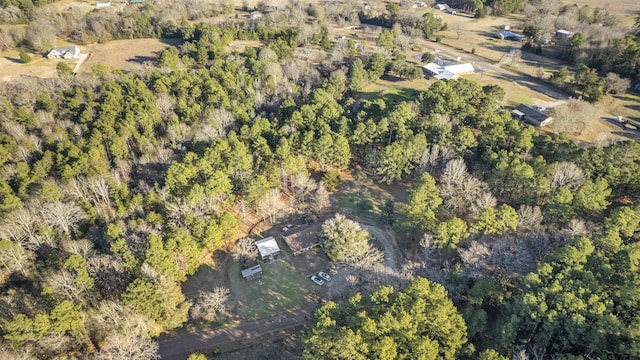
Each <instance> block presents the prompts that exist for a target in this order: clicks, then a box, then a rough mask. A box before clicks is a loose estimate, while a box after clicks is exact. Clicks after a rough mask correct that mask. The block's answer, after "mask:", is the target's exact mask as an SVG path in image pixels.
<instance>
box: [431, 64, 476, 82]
mask: <svg viewBox="0 0 640 360" xmlns="http://www.w3.org/2000/svg"><path fill="white" fill-rule="evenodd" d="M422 68H423V69H425V70H426V71H427V73H429V75H431V76H432V77H433V78H434V79H438V80H452V79H456V78H458V77H459V76H460V75H465V74H472V73H474V72H475V69H474V68H473V65H471V64H469V63H465V64H454V65H446V66H443V65H440V64H436V63H428V64H427V65H425V66H423V67H422Z"/></svg>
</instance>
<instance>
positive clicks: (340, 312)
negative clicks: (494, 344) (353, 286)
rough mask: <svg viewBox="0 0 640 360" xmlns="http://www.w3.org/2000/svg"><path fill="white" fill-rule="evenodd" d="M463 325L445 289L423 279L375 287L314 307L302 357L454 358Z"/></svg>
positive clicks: (463, 338)
mask: <svg viewBox="0 0 640 360" xmlns="http://www.w3.org/2000/svg"><path fill="white" fill-rule="evenodd" d="M466 329H467V328H466V325H465V323H464V320H463V319H462V316H460V314H459V313H458V311H457V309H456V307H455V306H454V305H453V302H451V300H450V299H449V298H448V296H447V291H446V290H445V289H444V288H443V287H442V286H441V285H439V284H435V283H432V282H430V281H429V280H427V279H424V278H417V279H415V280H414V281H413V282H412V283H411V284H409V286H407V288H405V290H404V291H399V292H396V291H395V290H394V289H393V288H392V287H381V288H379V289H378V290H377V291H375V292H373V293H372V294H371V295H370V296H369V297H368V298H367V299H364V298H363V297H362V295H361V294H359V293H357V294H355V295H354V296H352V297H351V299H350V300H349V301H348V302H347V303H346V304H344V305H338V304H336V303H334V302H328V303H326V304H324V305H323V306H322V307H320V308H319V309H318V310H316V312H315V315H314V319H313V325H312V327H311V329H310V330H309V331H308V332H307V333H306V334H305V337H304V340H303V343H304V345H305V349H304V353H303V358H304V359H363V360H364V359H433V360H435V359H455V358H456V354H457V352H458V351H459V350H460V349H461V348H462V346H463V345H464V344H465V343H466V341H467V338H466Z"/></svg>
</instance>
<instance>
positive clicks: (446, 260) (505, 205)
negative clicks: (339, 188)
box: [0, 8, 640, 359]
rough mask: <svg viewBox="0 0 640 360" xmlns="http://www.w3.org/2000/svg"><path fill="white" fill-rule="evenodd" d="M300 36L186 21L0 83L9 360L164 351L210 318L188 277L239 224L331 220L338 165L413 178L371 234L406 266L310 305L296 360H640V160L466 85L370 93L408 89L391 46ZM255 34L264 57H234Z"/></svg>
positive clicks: (1, 248) (1, 241) (632, 147)
mask: <svg viewBox="0 0 640 360" xmlns="http://www.w3.org/2000/svg"><path fill="white" fill-rule="evenodd" d="M141 9H142V10H140V11H144V9H145V8H141ZM424 21H426V23H429V22H430V21H431V19H427V20H423V23H422V24H423V25H424V24H425V22H424ZM300 31H301V30H300V29H292V28H276V27H265V26H261V25H260V24H254V25H246V26H238V25H234V26H224V27H218V26H215V25H208V24H202V23H200V24H197V25H190V24H187V23H183V24H181V25H180V26H175V27H172V28H171V35H172V36H176V37H180V38H182V39H183V40H184V44H182V45H180V46H179V47H169V48H168V49H167V50H164V51H163V52H162V53H161V54H160V56H159V59H158V64H157V65H158V66H157V67H149V68H147V69H145V70H141V71H139V72H137V73H123V72H121V71H118V70H115V69H109V68H106V67H103V66H97V67H94V68H93V71H92V74H90V75H87V76H78V77H74V76H72V75H70V74H65V73H61V74H60V76H59V78H57V79H37V78H30V77H22V78H20V81H13V82H7V83H2V84H1V85H0V122H1V124H2V126H1V134H0V153H1V154H2V156H0V161H1V163H0V169H2V171H1V172H0V189H1V191H0V265H2V271H1V272H0V275H1V277H0V284H1V288H0V309H2V311H0V332H1V334H2V342H1V343H0V347H1V350H0V351H2V352H0V354H1V356H2V357H5V358H13V359H20V358H24V359H29V358H55V357H60V358H64V356H67V357H71V358H73V357H77V358H84V357H89V358H96V359H111V358H129V359H151V358H155V357H157V345H156V344H155V342H154V340H153V339H154V338H155V337H157V336H158V335H160V334H162V333H164V332H166V331H168V330H171V329H175V328H178V327H180V326H182V325H183V324H184V323H185V322H187V321H188V320H189V319H193V320H197V319H198V314H197V312H195V311H194V309H196V308H198V307H200V308H202V306H201V305H202V304H199V303H197V301H196V302H195V303H194V301H192V299H190V300H187V299H186V298H185V296H184V294H183V293H182V290H181V287H180V285H181V283H182V282H184V281H185V280H186V279H187V278H188V277H189V276H190V275H192V274H194V272H195V271H196V270H197V268H198V267H199V265H200V264H201V263H202V262H203V261H205V258H207V257H208V256H210V255H211V254H212V253H214V252H216V251H226V250H228V249H229V248H232V247H233V246H234V242H235V240H237V239H238V238H240V237H241V236H242V233H241V230H240V229H241V224H242V223H243V222H244V221H245V218H246V216H247V213H252V214H256V215H257V216H258V217H260V218H269V219H272V220H273V219H277V218H278V216H280V215H281V214H282V213H285V212H287V211H288V210H289V209H292V208H305V209H309V211H312V212H316V213H321V212H323V211H326V209H327V206H328V196H329V195H328V191H333V190H335V184H332V181H331V180H335V177H336V173H338V174H339V172H340V171H345V170H347V169H348V168H349V167H352V166H358V167H361V168H363V169H365V170H366V171H367V172H368V173H370V174H371V176H372V177H374V179H375V180H376V181H379V182H381V183H387V184H394V183H398V182H406V183H410V184H411V186H410V190H409V194H408V200H407V202H406V204H395V203H393V202H391V203H388V204H385V207H384V209H383V213H382V216H381V218H380V221H381V223H384V224H386V225H387V226H389V227H390V228H393V229H394V230H395V231H396V232H397V233H398V234H400V235H401V236H403V238H405V239H406V241H407V242H409V243H410V244H412V245H415V246H414V247H415V248H419V249H420V253H419V254H417V256H416V257H415V258H414V259H411V264H410V265H411V267H410V268H408V269H405V271H406V272H408V273H407V274H405V276H404V277H402V279H399V280H397V281H395V282H393V283H389V284H384V285H386V286H383V287H381V288H378V289H374V290H371V291H368V290H366V289H362V290H361V291H356V292H354V293H353V294H350V296H349V297H348V298H347V299H345V301H344V302H341V303H334V302H328V303H326V304H323V305H322V306H321V307H320V308H319V309H318V311H317V312H316V314H315V316H314V319H313V321H312V323H311V324H309V327H308V328H307V329H306V330H305V332H304V339H303V343H304V350H302V349H301V354H302V356H304V357H305V358H309V359H317V358H336V357H337V356H343V357H344V356H347V355H346V354H349V356H351V357H352V358H361V359H367V358H372V357H379V358H389V359H392V358H402V357H406V356H407V355H408V354H420V356H421V358H424V359H441V358H444V359H453V358H468V359H475V358H480V359H503V358H505V357H512V356H521V357H520V358H527V357H528V358H531V359H535V358H551V357H557V358H604V357H606V356H608V355H612V354H622V355H626V354H628V355H630V356H640V343H639V336H638V330H639V328H638V327H639V326H640V318H639V317H638V316H639V315H638V314H640V311H638V310H640V294H638V293H637V292H638V290H637V289H638V288H639V285H640V278H639V276H638V274H640V272H639V271H638V266H639V265H640V264H639V259H640V247H639V243H638V230H640V228H639V222H640V206H638V197H639V196H640V190H639V189H640V186H639V185H640V145H638V144H637V143H636V142H631V141H627V142H616V143H612V144H610V145H608V146H606V147H583V148H581V147H578V146H577V145H576V144H575V143H574V142H572V141H571V140H570V139H569V137H568V135H567V134H558V135H554V136H548V135H545V136H543V135H540V134H538V133H537V132H536V131H535V130H534V129H533V128H531V127H529V126H526V125H524V124H522V123H519V122H517V121H515V120H513V119H512V118H511V115H510V114H509V112H508V111H502V109H501V108H500V106H499V101H500V100H502V98H503V97H504V90H503V89H501V88H500V87H498V86H492V85H486V86H481V85H479V84H477V83H474V82H472V81H468V80H465V79H460V80H454V81H450V82H436V83H434V84H433V85H432V86H431V87H430V88H429V89H428V90H427V91H424V92H418V91H416V92H413V93H411V94H409V95H407V96H405V97H384V96H383V97H378V98H375V99H367V98H366V97H363V96H361V95H362V94H360V93H359V91H360V90H361V89H362V87H363V86H364V85H365V84H366V83H368V82H371V81H375V80H377V79H379V78H380V77H381V76H383V75H384V74H389V75H392V76H397V77H398V78H411V77H413V76H415V71H414V69H415V68H413V67H412V66H411V65H410V64H409V63H408V62H406V60H405V59H404V57H403V54H402V53H401V52H399V51H397V49H396V46H395V45H394V44H395V42H394V41H396V39H395V38H394V33H393V31H388V32H387V33H386V35H381V38H382V40H379V41H380V43H381V46H382V47H383V48H384V46H383V45H384V44H385V43H387V41H386V40H385V37H390V38H391V40H390V42H391V45H390V46H389V48H388V50H387V51H385V52H379V53H368V52H362V51H358V49H355V48H354V47H352V46H350V44H349V43H346V44H343V45H345V46H344V50H345V51H344V53H343V54H342V56H340V59H339V61H337V60H335V57H334V60H333V61H323V62H322V63H321V64H320V65H317V64H313V63H312V62H311V61H310V60H309V59H308V58H305V57H304V56H301V55H300V52H299V51H298V49H297V48H298V45H299V42H298V39H299V36H300ZM394 31H395V30H394ZM425 33H426V31H425ZM157 34H158V35H160V34H164V35H166V34H167V33H166V32H165V31H164V30H162V31H159V32H158V33H157ZM247 39H252V40H262V41H264V42H265V43H266V46H262V47H258V48H252V47H247V48H246V49H245V50H244V51H242V52H238V51H232V52H228V51H227V45H228V44H230V43H231V42H232V41H234V40H247ZM309 42H310V43H311V44H313V45H314V46H316V47H318V48H323V47H324V48H326V49H327V50H329V49H331V48H332V47H334V46H336V45H334V44H332V43H331V42H329V39H328V35H327V33H326V29H325V30H324V31H323V30H321V29H320V31H319V32H318V33H317V34H311V35H310V36H309ZM394 50H395V51H394ZM347 64H348V66H347ZM321 178H322V179H324V180H320V179H321ZM284 197H286V201H281V199H282V198H284ZM328 250H329V251H333V250H335V248H334V249H332V248H328ZM330 256H334V258H335V256H337V255H334V253H330ZM336 259H337V258H336ZM427 279H428V280H427ZM434 324H435V325H434Z"/></svg>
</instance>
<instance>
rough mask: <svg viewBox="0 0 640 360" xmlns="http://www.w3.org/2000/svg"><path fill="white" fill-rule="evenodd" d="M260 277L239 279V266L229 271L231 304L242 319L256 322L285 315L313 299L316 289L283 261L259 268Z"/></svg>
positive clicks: (235, 263) (303, 276) (236, 263)
mask: <svg viewBox="0 0 640 360" xmlns="http://www.w3.org/2000/svg"><path fill="white" fill-rule="evenodd" d="M262 271H263V273H262V277H261V278H260V279H256V280H252V281H244V280H242V276H241V274H240V263H238V262H232V263H231V265H230V268H229V278H230V280H231V289H232V290H231V292H232V296H233V299H234V302H233V304H232V306H233V307H235V308H236V313H237V314H238V316H239V317H240V318H241V319H243V320H256V319H262V318H267V317H270V316H274V315H277V314H283V313H286V312H287V311H289V310H294V309H297V308H299V307H300V306H302V305H304V304H306V303H309V302H311V301H313V300H314V298H315V297H314V293H313V291H312V290H315V289H313V287H314V286H315V285H314V284H313V283H312V282H311V281H310V280H309V279H307V278H306V277H305V274H304V273H303V272H301V271H299V270H298V269H297V268H295V267H294V266H292V265H291V264H289V263H288V262H286V261H276V262H273V263H270V264H263V265H262Z"/></svg>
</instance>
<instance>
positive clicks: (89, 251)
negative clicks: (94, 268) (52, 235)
mask: <svg viewBox="0 0 640 360" xmlns="http://www.w3.org/2000/svg"><path fill="white" fill-rule="evenodd" d="M62 248H63V249H64V251H66V252H69V253H71V254H78V255H80V256H82V257H83V258H85V259H89V258H90V257H92V256H93V255H94V254H95V249H94V248H93V243H92V242H91V241H89V240H87V239H81V240H68V241H64V242H63V243H62Z"/></svg>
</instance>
